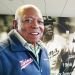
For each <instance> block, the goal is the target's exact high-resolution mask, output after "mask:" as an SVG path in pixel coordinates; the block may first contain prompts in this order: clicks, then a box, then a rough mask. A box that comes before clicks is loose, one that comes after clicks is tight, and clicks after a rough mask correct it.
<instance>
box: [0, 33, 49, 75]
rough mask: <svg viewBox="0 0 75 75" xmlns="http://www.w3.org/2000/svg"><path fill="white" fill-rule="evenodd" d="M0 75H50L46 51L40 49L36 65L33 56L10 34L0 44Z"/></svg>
mask: <svg viewBox="0 0 75 75" xmlns="http://www.w3.org/2000/svg"><path fill="white" fill-rule="evenodd" d="M0 75H50V68H49V62H48V56H47V52H46V50H45V49H44V48H41V50H40V52H39V64H38V62H37V60H36V57H35V55H34V54H33V53H32V52H31V51H29V50H27V49H26V48H25V47H23V46H22V44H21V43H20V41H19V40H18V39H17V37H15V35H14V34H13V33H12V32H11V33H10V34H9V38H8V39H7V40H6V41H4V42H3V43H0Z"/></svg>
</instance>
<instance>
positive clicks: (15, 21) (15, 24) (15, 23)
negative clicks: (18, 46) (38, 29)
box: [13, 20, 17, 29]
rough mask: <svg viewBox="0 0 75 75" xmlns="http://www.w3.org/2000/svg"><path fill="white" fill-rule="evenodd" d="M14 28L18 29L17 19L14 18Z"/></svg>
mask: <svg viewBox="0 0 75 75" xmlns="http://www.w3.org/2000/svg"><path fill="white" fill-rule="evenodd" d="M13 29H17V20H13Z"/></svg>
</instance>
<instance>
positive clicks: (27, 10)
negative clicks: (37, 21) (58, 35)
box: [15, 6, 43, 19]
mask: <svg viewBox="0 0 75 75" xmlns="http://www.w3.org/2000/svg"><path fill="white" fill-rule="evenodd" d="M27 16H34V17H38V18H41V19H43V17H42V13H41V11H40V10H39V9H38V8H37V7H35V6H28V7H26V6H22V7H20V8H18V9H17V11H16V13H15V19H18V18H21V19H22V18H24V17H27Z"/></svg>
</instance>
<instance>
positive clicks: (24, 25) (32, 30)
mask: <svg viewBox="0 0 75 75" xmlns="http://www.w3.org/2000/svg"><path fill="white" fill-rule="evenodd" d="M17 31H18V32H19V33H20V35H21V36H22V37H23V38H24V39H25V40H26V41H28V42H30V43H32V44H35V43H36V42H38V41H40V39H41V37H42V35H43V32H44V24H43V18H42V15H41V13H39V12H38V11H37V10H36V9H35V8H27V9H25V10H24V11H23V12H22V15H21V18H19V19H18V20H17Z"/></svg>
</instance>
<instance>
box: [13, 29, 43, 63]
mask: <svg viewBox="0 0 75 75" xmlns="http://www.w3.org/2000/svg"><path fill="white" fill-rule="evenodd" d="M14 33H15V36H16V37H17V38H18V39H19V40H20V42H21V43H22V45H23V46H24V47H25V48H27V49H28V50H30V51H31V52H33V54H34V55H35V56H36V58H37V62H39V56H38V53H39V52H40V49H41V48H42V43H41V41H40V42H38V43H37V44H36V46H35V47H34V46H33V45H32V44H30V43H28V42H27V41H26V40H25V39H24V38H23V37H22V36H21V35H20V34H19V33H18V32H17V31H16V30H15V29H14Z"/></svg>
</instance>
